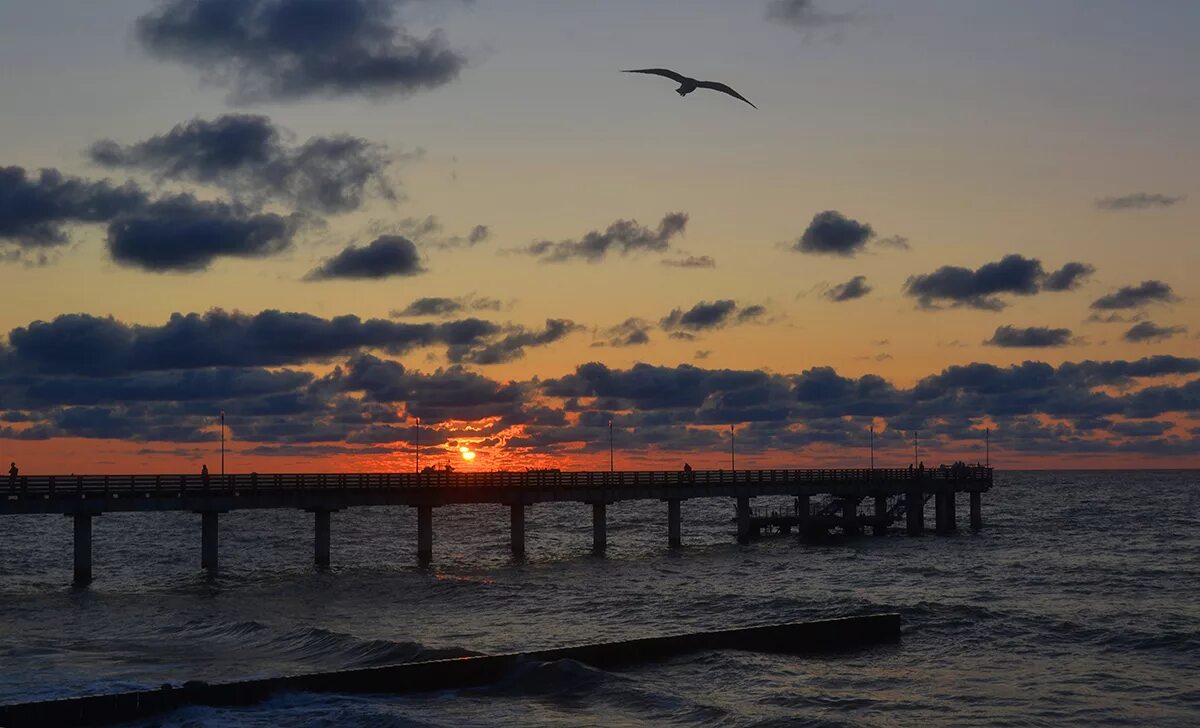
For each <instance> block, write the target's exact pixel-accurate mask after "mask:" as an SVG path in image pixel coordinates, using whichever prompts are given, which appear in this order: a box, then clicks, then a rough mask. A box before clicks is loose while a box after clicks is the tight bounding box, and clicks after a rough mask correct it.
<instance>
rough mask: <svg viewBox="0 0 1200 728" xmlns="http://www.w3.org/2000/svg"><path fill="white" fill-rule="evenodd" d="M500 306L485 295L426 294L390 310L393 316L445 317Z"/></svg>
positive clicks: (489, 309) (496, 301)
mask: <svg viewBox="0 0 1200 728" xmlns="http://www.w3.org/2000/svg"><path fill="white" fill-rule="evenodd" d="M502 307H503V304H502V303H501V302H500V301H499V300H497V299H495V298H489V297H487V296H483V297H476V296H474V295H471V296H461V297H458V298H447V297H445V296H427V297H424V298H418V299H416V300H415V301H413V302H412V303H410V304H408V306H406V307H404V308H403V309H399V310H395V311H392V312H391V316H393V317H394V318H401V317H404V316H432V317H445V316H455V315H458V314H460V313H463V312H464V311H466V310H467V309H470V310H472V311H499V310H500V309H501V308H502Z"/></svg>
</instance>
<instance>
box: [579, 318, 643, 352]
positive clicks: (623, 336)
mask: <svg viewBox="0 0 1200 728" xmlns="http://www.w3.org/2000/svg"><path fill="white" fill-rule="evenodd" d="M650 327H651V324H650V322H649V321H645V320H644V319H640V318H627V319H625V320H624V321H622V322H621V323H619V324H617V325H616V326H613V327H611V328H607V329H604V330H602V331H601V332H599V333H600V336H601V338H600V339H598V340H597V341H595V342H593V343H592V346H614V347H628V346H641V345H643V344H649V343H650Z"/></svg>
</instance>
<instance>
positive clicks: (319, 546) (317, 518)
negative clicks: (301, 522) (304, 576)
mask: <svg viewBox="0 0 1200 728" xmlns="http://www.w3.org/2000/svg"><path fill="white" fill-rule="evenodd" d="M330 513H332V511H329V510H326V509H324V508H317V509H314V510H313V524H314V526H315V534H314V538H313V562H314V563H315V564H316V565H317V568H318V569H328V568H329V541H330V538H329V520H330V519H329V515H330Z"/></svg>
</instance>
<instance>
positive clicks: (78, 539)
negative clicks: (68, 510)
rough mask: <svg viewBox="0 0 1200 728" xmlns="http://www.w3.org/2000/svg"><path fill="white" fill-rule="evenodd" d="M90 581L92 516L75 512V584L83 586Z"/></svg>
mask: <svg viewBox="0 0 1200 728" xmlns="http://www.w3.org/2000/svg"><path fill="white" fill-rule="evenodd" d="M91 581H92V516H91V514H90V513H76V514H75V584H76V585H78V586H83V585H85V584H90V583H91Z"/></svg>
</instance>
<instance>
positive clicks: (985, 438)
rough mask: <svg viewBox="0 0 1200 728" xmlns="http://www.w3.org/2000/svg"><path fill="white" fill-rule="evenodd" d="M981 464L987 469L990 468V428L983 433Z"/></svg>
mask: <svg viewBox="0 0 1200 728" xmlns="http://www.w3.org/2000/svg"><path fill="white" fill-rule="evenodd" d="M983 448H984V450H983V452H984V455H983V457H984V460H983V464H984V465H986V466H987V467H989V468H990V467H992V428H990V427H988V428H985V429H984V431H983Z"/></svg>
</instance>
